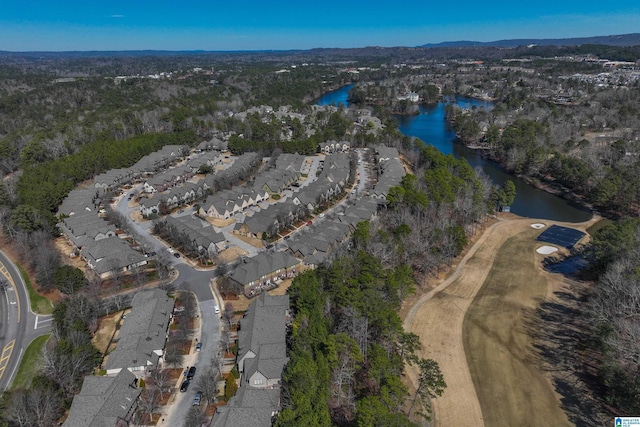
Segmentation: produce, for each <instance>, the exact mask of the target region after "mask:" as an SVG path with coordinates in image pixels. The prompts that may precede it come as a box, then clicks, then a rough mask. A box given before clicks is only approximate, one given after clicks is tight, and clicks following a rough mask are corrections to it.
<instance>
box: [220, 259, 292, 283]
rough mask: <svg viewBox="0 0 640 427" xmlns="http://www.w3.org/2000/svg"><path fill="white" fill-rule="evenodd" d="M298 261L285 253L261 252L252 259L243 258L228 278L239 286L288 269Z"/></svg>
mask: <svg viewBox="0 0 640 427" xmlns="http://www.w3.org/2000/svg"><path fill="white" fill-rule="evenodd" d="M298 263H299V261H298V260H297V259H295V258H293V257H292V256H291V255H289V254H287V253H285V252H261V253H259V254H258V255H256V256H254V257H252V258H245V259H244V262H241V263H240V264H239V265H238V266H237V267H236V268H235V269H234V270H233V271H231V272H230V273H229V278H231V279H232V280H235V281H236V282H238V283H240V284H241V285H248V284H249V283H251V282H253V281H256V280H259V279H260V278H261V277H262V276H265V275H269V274H271V273H273V272H274V271H276V270H279V269H282V268H290V267H293V266H295V265H297V264H298Z"/></svg>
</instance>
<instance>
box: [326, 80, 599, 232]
mask: <svg viewBox="0 0 640 427" xmlns="http://www.w3.org/2000/svg"><path fill="white" fill-rule="evenodd" d="M352 87H353V84H351V85H347V86H343V87H342V88H340V89H338V90H334V91H331V92H327V93H326V94H325V95H324V96H323V97H322V98H320V99H319V100H318V102H317V104H318V105H344V106H346V107H348V106H349V102H348V101H347V99H348V96H349V90H350V89H351V88H352ZM452 102H455V103H456V104H458V105H460V106H461V107H462V108H472V107H474V106H475V107H476V108H487V109H490V108H491V107H492V104H491V102H488V101H482V100H478V99H473V98H467V97H456V98H455V99H454V100H452ZM445 106H446V103H445V102H438V103H437V104H431V105H420V106H419V109H420V114H418V115H414V116H396V119H397V120H398V129H399V130H400V132H402V133H403V134H404V135H407V136H412V137H416V138H419V139H420V140H422V141H424V143H425V144H432V145H433V146H435V147H436V148H437V149H438V150H439V151H441V152H442V153H445V154H452V155H454V156H455V157H456V158H464V159H466V160H467V161H468V162H469V164H470V165H471V166H472V167H474V168H475V167H479V168H480V169H482V171H484V173H486V174H487V175H488V176H490V177H491V179H492V180H493V182H494V183H495V184H496V185H502V184H503V183H504V182H505V181H507V180H511V181H513V182H514V184H515V185H516V191H517V193H516V194H517V195H516V199H515V202H514V203H513V205H512V206H511V212H513V213H515V214H517V215H520V216H524V217H529V218H540V219H550V220H556V221H566V222H582V221H587V220H589V219H590V218H591V213H590V212H588V211H585V210H583V209H581V208H580V207H579V206H576V205H575V204H573V203H572V202H570V201H568V200H565V199H563V198H561V197H558V196H556V195H553V194H551V193H547V192H545V191H542V190H538V189H537V188H535V187H533V186H532V185H530V184H528V183H527V182H526V181H524V180H523V179H520V178H518V177H516V176H514V175H510V174H508V173H507V172H505V171H504V170H503V169H501V168H500V167H499V166H498V165H496V164H495V163H493V162H491V161H488V160H486V159H484V158H483V157H482V152H481V151H480V150H472V149H469V148H467V147H465V146H464V145H463V144H461V143H459V142H458V141H457V139H456V135H455V132H454V131H453V129H452V128H451V125H450V124H449V123H448V122H447V121H446V120H445V114H444V109H445Z"/></svg>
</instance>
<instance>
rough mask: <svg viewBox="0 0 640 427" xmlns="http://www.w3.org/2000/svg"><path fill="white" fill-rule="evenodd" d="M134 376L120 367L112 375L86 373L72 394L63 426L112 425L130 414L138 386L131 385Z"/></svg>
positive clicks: (136, 396) (111, 426) (136, 397)
mask: <svg viewBox="0 0 640 427" xmlns="http://www.w3.org/2000/svg"><path fill="white" fill-rule="evenodd" d="M134 380H135V376H134V375H133V374H132V373H131V372H129V371H127V370H123V371H121V372H120V373H119V374H118V375H117V376H115V377H96V376H88V377H85V378H84V382H83V384H82V389H81V390H80V393H79V394H77V395H76V396H75V397H74V398H73V403H72V404H71V410H70V411H69V417H68V418H67V419H66V421H65V422H64V424H63V426H64V427H87V426H91V427H107V426H109V427H115V426H116V425H117V422H118V419H119V418H123V419H124V418H126V417H127V416H128V415H130V411H131V409H132V408H133V407H134V406H135V405H136V401H137V399H138V396H140V392H141V390H140V389H139V388H136V387H135V386H133V382H134Z"/></svg>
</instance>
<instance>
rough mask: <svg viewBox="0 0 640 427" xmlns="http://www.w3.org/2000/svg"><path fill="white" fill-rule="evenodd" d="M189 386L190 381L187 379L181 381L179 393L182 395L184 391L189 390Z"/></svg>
mask: <svg viewBox="0 0 640 427" xmlns="http://www.w3.org/2000/svg"><path fill="white" fill-rule="evenodd" d="M189 384H191V381H190V380H188V379H187V380H184V381H182V385H181V386H180V392H181V393H184V392H185V391H187V389H188V388H189Z"/></svg>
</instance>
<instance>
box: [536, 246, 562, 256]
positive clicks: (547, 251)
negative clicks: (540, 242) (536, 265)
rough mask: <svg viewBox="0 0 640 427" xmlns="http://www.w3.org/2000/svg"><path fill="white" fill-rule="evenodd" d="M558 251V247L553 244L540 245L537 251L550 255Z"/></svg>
mask: <svg viewBox="0 0 640 427" xmlns="http://www.w3.org/2000/svg"><path fill="white" fill-rule="evenodd" d="M557 251H558V248H556V247H553V246H540V247H539V248H538V249H536V252H538V253H539V254H542V255H549V254H552V253H554V252H557Z"/></svg>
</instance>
